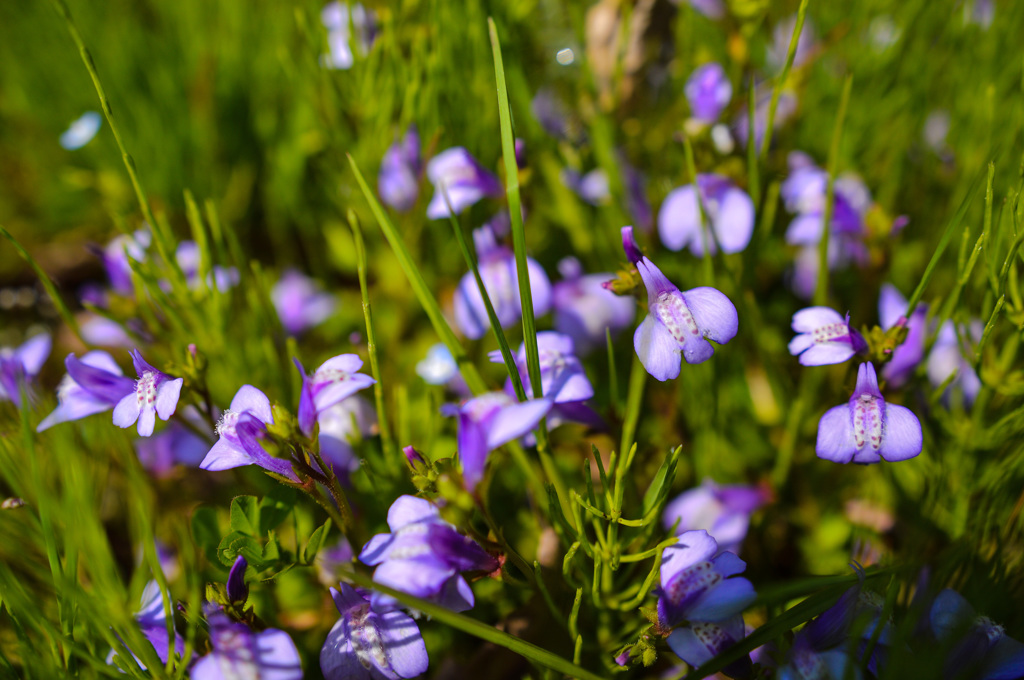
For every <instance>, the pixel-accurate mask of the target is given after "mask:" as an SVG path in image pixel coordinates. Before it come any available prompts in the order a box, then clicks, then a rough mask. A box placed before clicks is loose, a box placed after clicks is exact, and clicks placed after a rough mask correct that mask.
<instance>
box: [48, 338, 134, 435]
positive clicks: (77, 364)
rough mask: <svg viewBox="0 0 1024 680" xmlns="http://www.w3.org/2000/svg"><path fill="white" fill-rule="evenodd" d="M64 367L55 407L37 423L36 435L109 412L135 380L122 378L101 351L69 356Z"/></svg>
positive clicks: (117, 367) (132, 387) (116, 366)
mask: <svg viewBox="0 0 1024 680" xmlns="http://www.w3.org/2000/svg"><path fill="white" fill-rule="evenodd" d="M64 364H65V366H67V369H68V372H67V374H66V375H65V376H64V377H63V378H62V379H61V381H60V384H59V385H58V386H57V408H56V409H54V411H53V413H51V414H50V415H48V416H46V417H45V418H44V419H43V420H42V422H41V423H39V426H38V427H37V428H36V432H42V431H43V430H45V429H47V428H49V427H52V426H53V425H56V424H57V423H64V422H67V421H69V420H79V419H80V418H85V417H86V416H91V415H93V414H94V413H102V412H103V411H109V410H110V409H112V408H114V406H115V405H116V404H117V403H118V402H119V401H121V399H123V398H124V397H126V396H127V395H129V394H131V393H132V392H134V391H135V381H134V380H132V379H131V378H126V377H124V374H122V373H121V367H120V366H118V365H117V362H116V361H114V358H113V357H112V356H110V355H109V354H107V353H106V352H104V351H102V350H94V351H92V352H87V353H85V354H84V355H82V358H81V359H78V358H77V357H76V356H75V355H74V354H69V355H68V357H67V359H65V360H64Z"/></svg>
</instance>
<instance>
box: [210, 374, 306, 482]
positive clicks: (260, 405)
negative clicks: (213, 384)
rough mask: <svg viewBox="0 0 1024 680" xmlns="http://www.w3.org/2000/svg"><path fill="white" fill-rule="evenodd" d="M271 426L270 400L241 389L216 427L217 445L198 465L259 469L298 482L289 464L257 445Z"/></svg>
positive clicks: (249, 387) (247, 388)
mask: <svg viewBox="0 0 1024 680" xmlns="http://www.w3.org/2000/svg"><path fill="white" fill-rule="evenodd" d="M273 422H274V416H273V414H272V413H271V410H270V399H268V398H267V395H265V394H263V392H261V391H259V390H258V389H256V388H255V387H253V386H252V385H242V386H241V387H240V388H239V389H238V391H237V392H236V393H235V396H234V398H233V399H232V400H231V406H230V407H228V410H226V411H224V414H223V415H222V416H221V417H220V422H218V423H217V435H218V437H219V438H218V439H217V443H215V444H214V445H213V447H212V448H211V449H210V451H209V453H207V454H206V457H205V458H204V459H203V462H201V463H200V464H199V467H200V468H202V469H203V470H211V471H220V470H230V469H232V468H236V467H243V466H245V465H258V466H260V467H261V468H263V469H264V470H268V471H270V472H274V473H276V474H279V475H282V476H284V477H288V478H289V479H297V477H296V476H295V473H294V472H292V466H291V463H289V462H288V461H286V460H283V459H281V458H274V457H273V456H271V455H270V454H268V453H267V452H266V451H264V450H263V447H262V446H261V445H260V442H259V440H260V438H261V437H262V436H263V434H264V433H265V432H266V430H267V425H271V424H273Z"/></svg>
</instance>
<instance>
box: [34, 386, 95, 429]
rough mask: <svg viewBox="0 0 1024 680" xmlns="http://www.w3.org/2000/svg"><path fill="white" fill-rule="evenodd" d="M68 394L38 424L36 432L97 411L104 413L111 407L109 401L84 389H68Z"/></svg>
mask: <svg viewBox="0 0 1024 680" xmlns="http://www.w3.org/2000/svg"><path fill="white" fill-rule="evenodd" d="M72 394H73V395H74V396H73V397H72ZM66 395H67V396H66V397H65V400H64V401H62V402H61V403H60V404H58V405H57V408H55V409H54V410H53V412H52V413H50V415H48V416H46V417H45V418H43V420H42V421H40V423H39V425H38V426H36V432H42V431H43V430H46V429H48V428H50V427H53V426H54V425H56V424H58V423H65V422H68V421H70V420H80V419H82V418H85V417H87V416H91V415H94V414H96V413H103V412H104V411H106V410H109V409H110V407H111V403H110V402H109V401H107V400H105V399H98V398H96V397H94V396H92V395H91V394H89V393H88V392H86V391H85V390H82V389H75V390H74V392H72V390H68V392H67V393H66Z"/></svg>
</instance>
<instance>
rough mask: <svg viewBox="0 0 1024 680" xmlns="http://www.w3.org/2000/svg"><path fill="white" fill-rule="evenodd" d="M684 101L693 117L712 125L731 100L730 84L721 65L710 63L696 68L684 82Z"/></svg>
mask: <svg viewBox="0 0 1024 680" xmlns="http://www.w3.org/2000/svg"><path fill="white" fill-rule="evenodd" d="M685 92H686V99H687V101H688V102H690V111H691V112H692V113H693V117H694V118H696V119H697V120H699V121H701V122H702V123H708V124H710V123H714V122H715V121H716V120H718V116H719V115H720V114H721V113H722V109H724V108H725V107H726V106H728V105H729V100H730V99H732V83H730V82H729V78H728V77H727V76H726V75H725V69H723V68H722V66H721V64H717V63H715V62H711V63H710V64H704V65H703V66H699V67H697V69H696V70H695V71H694V72H693V73H692V74H691V75H690V79H689V80H687V81H686V89H685Z"/></svg>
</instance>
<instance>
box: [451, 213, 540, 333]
mask: <svg viewBox="0 0 1024 680" xmlns="http://www.w3.org/2000/svg"><path fill="white" fill-rule="evenodd" d="M473 240H474V242H475V243H476V253H477V258H478V259H479V268H480V278H482V279H483V282H484V289H485V290H486V291H487V296H488V297H489V298H490V299H491V304H492V305H493V306H494V313H495V314H496V315H497V317H498V321H499V322H500V323H501V327H502V328H508V327H509V326H511V325H512V324H514V323H515V322H516V321H518V320H519V318H520V317H521V316H522V314H523V310H522V303H521V302H520V299H519V278H518V276H519V274H518V271H519V270H518V268H517V267H516V259H515V255H514V254H513V253H512V251H511V250H509V249H508V248H506V247H505V246H502V245H499V244H498V243H497V242H496V241H495V238H494V233H493V232H492V231H491V230H490V229H488V228H487V227H484V228H481V229H477V230H476V231H474V232H473ZM526 267H527V271H528V272H529V277H530V292H531V294H532V296H533V313H534V316H542V315H544V314H546V313H547V311H548V309H550V307H551V281H550V280H549V279H548V275H547V274H546V273H545V272H544V268H543V267H541V266H540V264H538V263H537V261H536V260H534V259H533V258H529V257H528V258H526ZM454 307H455V310H454V311H455V322H456V323H457V324H458V326H459V328H460V329H461V330H462V332H463V334H465V336H466V337H467V338H470V339H471V340H476V339H478V338H480V337H482V336H483V335H484V333H486V332H487V330H488V329H490V327H491V323H490V320H489V319H488V318H487V307H486V306H485V305H484V299H483V297H482V296H481V295H480V288H479V287H478V286H477V283H476V278H475V277H474V276H473V272H467V273H466V274H465V275H464V276H463V277H462V280H461V281H459V287H458V288H457V289H456V291H455V300H454Z"/></svg>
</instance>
